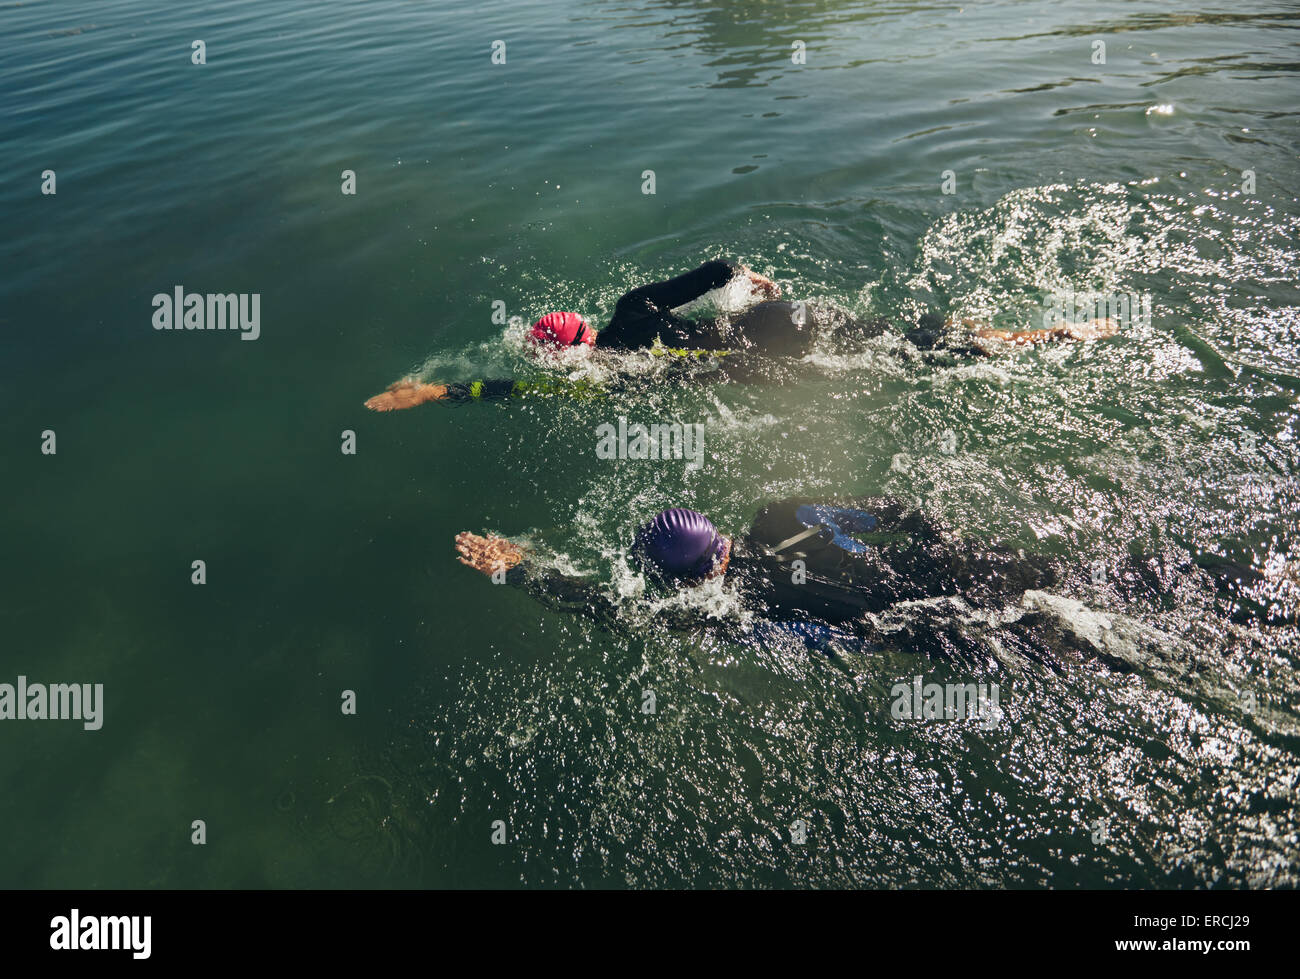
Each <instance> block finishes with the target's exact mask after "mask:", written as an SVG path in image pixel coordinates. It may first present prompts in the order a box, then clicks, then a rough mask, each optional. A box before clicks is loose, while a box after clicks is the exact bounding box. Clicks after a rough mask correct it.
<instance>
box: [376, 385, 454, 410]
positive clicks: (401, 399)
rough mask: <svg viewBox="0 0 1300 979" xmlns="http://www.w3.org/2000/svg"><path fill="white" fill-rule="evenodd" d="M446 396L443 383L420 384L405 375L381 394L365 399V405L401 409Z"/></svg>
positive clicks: (384, 408)
mask: <svg viewBox="0 0 1300 979" xmlns="http://www.w3.org/2000/svg"><path fill="white" fill-rule="evenodd" d="M446 396H447V385H445V384H421V383H420V382H419V381H416V380H414V379H412V378H409V377H406V378H403V379H402V380H400V381H397V382H395V383H393V384H390V385H388V390H387V391H385V392H384V393H383V394H376V395H375V396H374V397H373V398H370V399H369V400H368V401H366V407H367V408H369V409H370V410H371V411H401V410H402V409H403V408H414V407H415V406H416V405H422V404H424V403H425V402H426V401H441V400H442V399H443V398H445V397H446Z"/></svg>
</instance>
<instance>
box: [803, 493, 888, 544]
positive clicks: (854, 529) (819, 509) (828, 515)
mask: <svg viewBox="0 0 1300 979" xmlns="http://www.w3.org/2000/svg"><path fill="white" fill-rule="evenodd" d="M794 516H795V519H796V520H798V521H799V522H800V523H801V524H803V525H804V526H805V527H828V528H830V530H831V532H832V533H833V534H834V537H833V538H832V543H834V544H836V545H837V546H839V547H842V548H843V549H844V550H846V551H848V552H849V553H850V554H866V553H867V545H866V544H864V543H862V541H860V540H856V539H854V537H853V536H852V535H853V534H866V533H870V532H871V531H873V530H875V529H876V527H877V526H878V525H879V523H880V521H878V520H877V519H876V518H875V517H874V516H873V515H872V514H870V513H867V512H866V511H865V510H858V509H855V508H853V507H839V506H829V505H827V504H824V503H805V504H803V505H802V506H800V507H799V509H797V510H795V512H794Z"/></svg>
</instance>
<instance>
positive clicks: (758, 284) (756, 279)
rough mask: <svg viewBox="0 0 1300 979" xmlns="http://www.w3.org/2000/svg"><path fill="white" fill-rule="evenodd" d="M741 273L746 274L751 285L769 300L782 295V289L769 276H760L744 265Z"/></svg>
mask: <svg viewBox="0 0 1300 979" xmlns="http://www.w3.org/2000/svg"><path fill="white" fill-rule="evenodd" d="M740 271H741V272H742V273H743V274H744V276H745V278H747V279H749V281H750V283H752V284H753V286H754V287H755V288H756V289H758V291H759V292H761V293H763V295H765V296H767V298H768V299H775V298H776V297H777V296H779V295H781V287H780V286H779V285H777V284H776V283H775V282H773V281H772V280H771V279H769V278H768V277H767V276H765V275H759V274H758V273H757V272H751V271H750V270H749V269H747V268H745V267H744V266H743V265H742V266H741V268H740Z"/></svg>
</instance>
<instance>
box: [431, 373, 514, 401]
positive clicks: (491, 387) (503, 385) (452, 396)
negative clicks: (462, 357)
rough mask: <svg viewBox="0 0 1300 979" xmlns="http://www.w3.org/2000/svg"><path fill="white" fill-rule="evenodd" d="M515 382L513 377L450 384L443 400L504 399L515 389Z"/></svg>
mask: <svg viewBox="0 0 1300 979" xmlns="http://www.w3.org/2000/svg"><path fill="white" fill-rule="evenodd" d="M516 383H517V382H515V381H514V380H513V379H511V378H508V377H507V378H503V379H500V380H494V381H467V382H465V383H464V384H448V385H447V395H446V397H444V398H442V399H441V400H443V401H456V402H465V401H503V400H505V399H506V398H508V397H510V396H511V395H513V394H515V393H517V392H516V391H515V384H516Z"/></svg>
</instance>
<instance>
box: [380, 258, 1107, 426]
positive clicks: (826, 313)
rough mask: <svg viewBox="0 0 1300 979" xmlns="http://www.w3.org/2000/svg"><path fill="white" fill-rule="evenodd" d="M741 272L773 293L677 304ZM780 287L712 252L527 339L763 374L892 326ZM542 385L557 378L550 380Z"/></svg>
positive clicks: (1032, 336) (404, 395)
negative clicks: (746, 302)
mask: <svg viewBox="0 0 1300 979" xmlns="http://www.w3.org/2000/svg"><path fill="white" fill-rule="evenodd" d="M739 278H746V279H748V280H749V282H750V283H751V284H752V285H754V286H756V287H757V288H758V289H760V290H761V291H762V292H763V293H764V294H765V295H767V296H768V297H769V298H768V299H766V300H764V301H762V302H760V303H758V304H756V305H754V306H751V307H750V308H748V309H746V310H745V311H744V312H742V313H739V314H737V315H736V316H734V317H726V316H723V317H718V318H717V319H712V320H690V319H687V318H685V317H682V316H678V315H677V314H676V313H674V312H673V310H674V309H678V308H680V307H682V306H685V305H687V304H688V303H691V302H694V301H695V300H697V299H699V298H700V297H701V296H703V295H705V294H706V293H708V292H711V291H712V290H714V289H720V288H721V287H723V286H725V285H726V284H727V283H728V282H731V281H732V280H733V279H739ZM779 293H780V288H779V287H778V286H777V284H776V283H775V282H773V281H772V280H771V279H768V278H766V277H764V276H761V275H758V274H757V273H755V272H751V271H750V270H749V269H747V268H746V267H745V266H743V265H739V264H737V263H734V262H729V261H725V260H722V259H715V260H714V261H710V262H705V263H704V264H703V265H701V266H700V267H699V268H697V269H693V270H692V271H690V272H687V273H685V274H683V275H679V276H677V277H676V278H673V279H668V280H666V281H664V282H652V283H650V284H649V285H645V286H641V287H639V288H637V289H633V290H632V291H631V292H629V293H627V294H626V295H624V296H623V297H622V298H620V299H619V301H618V303H617V304H616V305H615V307H614V316H613V318H612V319H611V320H610V322H609V325H608V326H606V327H605V329H603V330H600V331H596V330H595V329H593V328H592V327H591V325H590V324H589V323H588V322H587V321H586V320H585V319H584V318H583V317H582V316H580V315H578V314H577V313H570V312H555V313H547V314H546V315H545V316H543V317H542V318H541V319H539V320H538V321H537V322H536V323H534V324H533V328H532V332H531V333H530V340H531V342H532V344H533V349H534V350H537V351H539V352H544V351H546V350H564V349H569V348H579V349H586V348H593V349H595V350H597V351H621V352H626V351H633V350H649V351H651V352H652V353H657V354H662V355H667V356H676V357H682V358H689V357H691V356H692V355H697V356H698V355H701V354H706V353H707V354H710V355H712V356H714V357H715V358H717V360H718V361H720V367H719V369H716V370H714V371H713V372H712V373H711V374H709V375H707V376H708V377H709V378H710V379H712V380H716V381H728V380H741V381H745V380H760V381H761V380H770V379H771V377H772V372H771V371H770V370H765V368H764V365H765V364H770V363H771V362H772V359H773V358H787V359H791V360H792V359H797V358H800V357H804V356H806V355H807V354H808V353H809V352H810V351H811V350H812V349H813V346H814V344H815V343H817V342H818V341H819V340H820V339H821V338H822V337H823V336H827V335H831V336H834V337H835V338H836V341H837V344H838V345H839V346H840V347H841V348H844V347H854V346H861V345H862V343H863V342H864V341H866V340H868V339H871V338H873V337H877V336H880V335H881V334H883V333H885V332H887V331H888V330H889V329H890V328H891V326H890V322H889V320H888V319H887V318H885V317H877V318H875V319H871V320H866V321H863V320H858V319H856V318H854V317H852V316H850V315H848V314H847V313H845V312H843V311H842V310H838V309H834V308H832V307H829V306H823V305H818V304H812V303H802V302H788V301H784V300H778V299H776V298H775V297H776V296H777V295H779ZM1114 332H1115V328H1114V325H1113V323H1112V322H1111V321H1109V320H1094V321H1092V322H1091V323H1087V324H1075V325H1071V326H1062V327H1058V328H1054V329H1041V330H1023V331H1010V330H994V329H990V328H989V327H988V326H987V324H984V323H981V322H978V321H975V320H969V319H962V320H954V319H948V320H944V319H943V318H942V317H940V316H938V315H935V314H927V315H925V316H922V317H921V318H920V320H919V321H918V324H917V326H915V327H914V328H912V329H911V330H909V331H907V333H906V334H905V337H906V339H908V340H909V341H911V342H912V344H913V345H915V346H916V347H917V348H919V349H921V350H925V351H931V350H945V351H947V352H949V353H958V354H965V355H982V354H986V353H988V352H989V350H990V349H991V348H992V347H994V346H999V345H1002V344H1012V345H1021V346H1024V345H1033V344H1037V343H1040V342H1044V341H1047V340H1061V339H1074V340H1086V339H1095V338H1098V337H1104V336H1110V335H1112V334H1113V333H1114ZM682 376H683V377H685V376H687V375H682ZM541 386H542V387H543V388H548V387H556V385H554V384H550V385H548V384H542V385H541ZM534 389H535V385H534V384H532V383H529V382H522V381H515V380H514V379H511V378H506V379H495V380H483V381H474V382H470V383H467V384H429V383H423V382H420V381H416V380H414V379H412V378H405V379H403V380H401V381H398V382H397V383H395V384H393V385H391V386H390V387H389V388H388V390H387V391H385V392H383V393H382V394H378V395H375V396H374V397H373V398H370V399H369V400H368V401H366V407H367V408H369V409H371V410H372V411H394V410H399V409H403V408H413V407H415V406H416V405H419V404H424V403H425V402H426V401H470V400H478V399H499V398H508V397H511V396H514V395H519V394H524V393H528V392H529V391H532V390H534Z"/></svg>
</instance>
